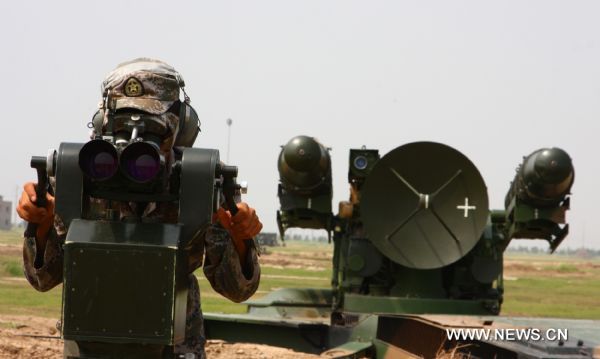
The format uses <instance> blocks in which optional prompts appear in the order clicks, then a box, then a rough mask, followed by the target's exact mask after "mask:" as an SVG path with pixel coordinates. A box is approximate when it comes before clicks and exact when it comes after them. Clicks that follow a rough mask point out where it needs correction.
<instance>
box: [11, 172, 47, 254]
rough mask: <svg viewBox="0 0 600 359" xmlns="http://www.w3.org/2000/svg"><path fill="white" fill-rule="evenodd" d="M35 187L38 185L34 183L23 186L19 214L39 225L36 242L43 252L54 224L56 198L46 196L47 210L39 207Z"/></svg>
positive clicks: (18, 206) (18, 208) (18, 207)
mask: <svg viewBox="0 0 600 359" xmlns="http://www.w3.org/2000/svg"><path fill="white" fill-rule="evenodd" d="M35 186H36V184H35V183H33V182H27V183H25V185H24V186H23V193H22V194H21V199H20V200H19V204H18V205H17V214H18V215H19V217H21V218H22V219H24V220H26V221H27V222H29V223H36V224H37V225H38V228H37V232H36V240H37V242H38V249H40V250H42V249H43V248H44V247H45V245H46V239H47V237H48V232H49V231H50V228H51V227H52V225H53V224H54V197H53V196H51V195H50V194H46V199H47V201H48V202H47V204H46V208H41V207H37V206H36V205H35V201H36V200H37V195H36V193H35ZM40 244H41V246H40Z"/></svg>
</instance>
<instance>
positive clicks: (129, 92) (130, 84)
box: [125, 77, 144, 97]
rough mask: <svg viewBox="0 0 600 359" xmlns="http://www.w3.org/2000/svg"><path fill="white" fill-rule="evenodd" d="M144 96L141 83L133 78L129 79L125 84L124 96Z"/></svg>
mask: <svg viewBox="0 0 600 359" xmlns="http://www.w3.org/2000/svg"><path fill="white" fill-rule="evenodd" d="M143 94H144V87H143V86H142V83H141V82H140V81H139V80H138V79H136V78H135V77H131V78H129V79H128V80H127V82H125V95H126V96H130V97H136V96H141V95H143Z"/></svg>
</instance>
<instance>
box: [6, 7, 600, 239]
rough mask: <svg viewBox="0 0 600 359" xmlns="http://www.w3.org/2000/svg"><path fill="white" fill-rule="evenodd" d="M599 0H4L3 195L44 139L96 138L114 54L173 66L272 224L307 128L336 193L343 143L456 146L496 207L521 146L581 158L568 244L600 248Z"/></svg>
mask: <svg viewBox="0 0 600 359" xmlns="http://www.w3.org/2000/svg"><path fill="white" fill-rule="evenodd" d="M599 13H600V3H599V2H595V1H576V2H575V1H551V0H541V1H497V2H488V1H485V2H484V1H478V0H473V1H416V0H415V1H377V0H369V1H366V0H365V1H351V0H302V1H282V0H271V1H267V0H265V1H242V0H238V1H233V0H229V1H171V2H168V5H167V3H166V2H162V1H144V2H143V3H142V2H134V1H126V0H121V1H113V0H106V1H101V2H94V3H92V2H83V1H52V2H45V1H19V2H17V1H4V2H1V3H0V39H1V43H2V47H3V51H2V55H1V56H0V78H1V79H2V83H1V85H0V104H1V105H2V109H3V114H2V117H3V118H2V119H1V120H0V134H1V135H2V141H0V146H1V148H0V156H1V157H0V163H1V164H2V167H1V168H2V169H1V170H0V195H2V196H4V198H5V199H7V200H14V198H15V194H16V191H17V188H18V187H20V186H22V184H23V183H24V182H26V181H30V180H33V179H35V172H34V171H33V170H32V169H31V168H29V159H30V157H31V156H32V155H45V154H46V153H47V152H48V149H50V148H58V146H59V144H60V143H61V142H85V141H87V139H88V135H89V130H88V128H87V127H86V124H87V123H88V122H89V121H90V120H91V117H92V115H93V113H94V112H95V110H96V108H97V104H98V102H99V101H100V83H101V81H102V79H103V77H104V76H105V75H106V74H107V73H108V72H109V71H110V70H112V69H113V68H114V67H115V66H116V65H117V64H118V63H120V62H123V61H127V60H130V59H132V58H136V57H142V56H143V57H154V58H158V59H162V60H164V61H166V62H168V63H170V64H171V65H173V66H174V67H175V68H176V69H177V70H178V71H179V72H180V73H181V74H182V75H183V77H184V78H185V81H186V85H187V86H186V90H187V93H188V94H189V96H190V97H191V99H192V105H193V106H194V108H195V109H196V110H197V112H198V114H199V116H200V120H201V122H202V132H201V134H200V136H199V137H198V140H197V141H196V147H205V148H216V149H219V150H220V151H221V158H222V159H225V158H226V156H227V153H226V152H227V137H228V136H227V125H226V119H227V118H231V119H232V120H233V125H232V127H231V149H230V154H229V162H230V163H231V164H234V165H237V166H238V167H239V171H240V179H241V180H246V181H248V183H249V192H248V194H247V195H246V196H245V197H244V199H245V201H247V202H249V203H250V204H251V205H252V206H253V207H255V208H256V210H257V212H258V214H259V216H260V218H261V220H262V221H263V223H264V228H265V230H267V231H275V230H276V222H275V211H276V210H277V207H278V200H277V197H276V189H277V182H278V174H277V167H276V161H277V155H278V153H279V150H280V145H283V144H285V143H286V142H287V141H288V140H289V139H291V138H292V137H294V136H296V135H309V136H314V137H317V138H318V139H319V140H320V141H321V142H322V143H323V144H325V145H326V146H328V147H331V148H332V151H331V156H332V163H333V178H334V208H337V203H338V202H339V201H340V200H345V199H347V198H348V184H347V171H348V151H349V149H350V148H359V147H361V146H363V145H365V146H367V147H368V148H376V149H379V150H380V153H382V154H385V153H387V152H389V151H390V150H392V149H394V148H396V147H398V146H400V145H402V144H405V143H409V142H414V141H436V142H441V143H445V144H447V145H450V146H452V147H454V148H456V149H457V150H459V151H461V152H462V153H463V154H465V155H466V156H467V157H469V158H470V159H471V161H472V162H473V163H474V164H475V165H476V166H477V167H478V168H479V170H480V172H481V174H482V176H483V178H484V179H485V181H486V184H487V187H488V195H489V199H490V205H491V207H492V208H502V207H503V204H504V196H505V194H506V191H507V190H508V187H509V183H510V181H511V180H512V179H513V177H514V173H515V168H516V166H517V165H518V164H519V163H520V161H521V160H522V157H523V156H525V155H528V154H530V153H531V152H533V151H534V150H536V149H538V148H542V147H552V146H556V147H560V148H563V149H564V150H566V151H567V152H569V154H570V155H571V157H572V158H573V163H574V165H575V171H576V176H575V184H574V186H573V189H572V192H573V195H572V201H571V207H572V210H571V211H570V212H569V213H568V221H569V223H570V224H571V233H570V235H569V237H568V238H567V239H566V240H565V242H564V244H563V246H564V247H580V246H581V245H582V244H583V245H585V246H587V247H593V248H600V226H596V225H594V223H595V221H596V220H597V213H598V208H599V204H600V190H599V189H598V179H599V178H600V176H599V175H600V161H599V160H598V159H597V158H598V156H597V154H598V153H600V151H598V148H597V147H596V145H594V143H595V140H596V138H597V137H598V134H599V133H600V124H599V121H598V118H599V117H600V101H598V99H599V98H600V37H599V36H598V34H600V22H598V21H597V15H598V14H599Z"/></svg>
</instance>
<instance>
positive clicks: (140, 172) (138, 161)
mask: <svg viewBox="0 0 600 359" xmlns="http://www.w3.org/2000/svg"><path fill="white" fill-rule="evenodd" d="M159 169H160V163H158V161H156V159H155V158H154V157H152V156H151V155H149V154H143V155H141V156H139V157H138V158H135V159H132V160H129V161H128V163H127V172H128V173H129V175H130V176H131V177H133V178H134V179H135V180H137V181H140V182H147V181H150V180H151V179H153V178H154V177H155V176H156V174H157V173H158V171H159Z"/></svg>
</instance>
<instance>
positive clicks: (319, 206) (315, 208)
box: [277, 136, 333, 239]
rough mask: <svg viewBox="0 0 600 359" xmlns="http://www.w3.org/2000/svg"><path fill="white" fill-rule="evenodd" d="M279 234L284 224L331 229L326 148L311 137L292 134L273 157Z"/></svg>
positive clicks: (282, 234) (329, 167)
mask: <svg viewBox="0 0 600 359" xmlns="http://www.w3.org/2000/svg"><path fill="white" fill-rule="evenodd" d="M277 169H278V170H279V185H278V187H277V197H278V198H279V203H280V209H279V210H278V211H277V225H278V227H279V235H280V236H281V238H282V239H284V238H285V232H286V230H287V229H288V228H293V227H299V228H312V229H324V230H326V231H327V233H328V235H330V233H331V231H332V225H333V222H332V218H333V214H332V210H331V200H332V197H333V188H332V184H331V158H330V156H329V149H328V148H326V147H325V146H323V145H322V144H321V143H320V142H319V141H317V140H316V139H315V138H314V137H309V136H296V137H294V138H292V139H291V140H289V141H288V143H287V144H285V145H284V146H282V147H281V152H280V153H279V157H278V160H277Z"/></svg>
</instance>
